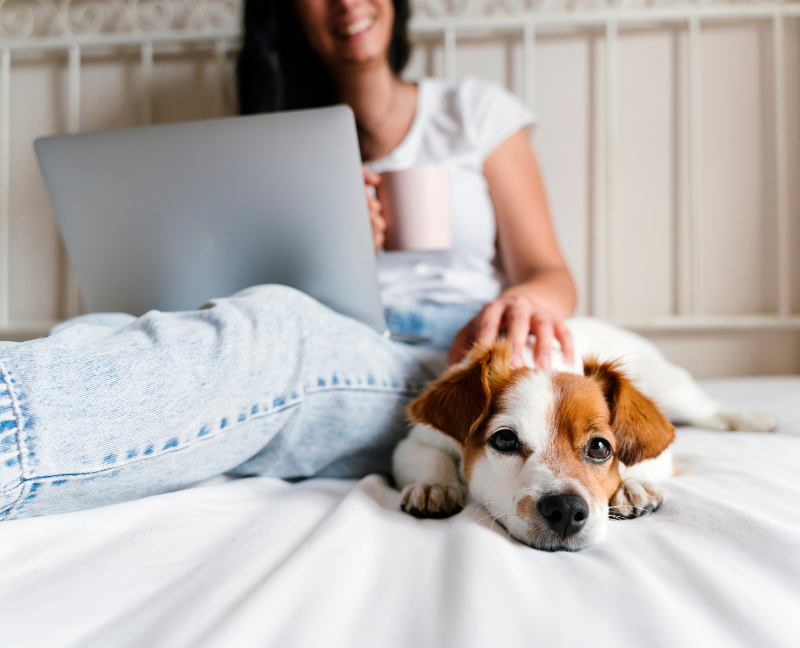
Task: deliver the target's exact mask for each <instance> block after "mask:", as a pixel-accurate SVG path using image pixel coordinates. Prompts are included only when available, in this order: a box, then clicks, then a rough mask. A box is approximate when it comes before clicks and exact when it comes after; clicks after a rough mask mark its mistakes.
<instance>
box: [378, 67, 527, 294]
mask: <svg viewBox="0 0 800 648" xmlns="http://www.w3.org/2000/svg"><path fill="white" fill-rule="evenodd" d="M534 121H535V119H534V116H533V114H532V113H531V112H530V111H529V110H528V108H526V107H525V105H524V104H523V103H522V102H521V101H520V100H519V99H517V98H516V97H515V96H514V95H513V94H511V93H510V92H509V91H508V90H506V89H505V88H502V87H500V86H497V85H494V84H491V83H486V82H484V81H479V80H477V79H464V80H463V81H459V82H455V83H450V82H446V81H440V80H437V79H422V80H421V81H420V82H419V93H418V97H417V114H416V116H415V117H414V123H413V124H412V125H411V129H410V130H409V131H408V134H407V135H406V137H405V139H404V140H403V141H402V142H401V143H400V144H399V145H398V146H397V148H396V149H394V151H392V152H391V153H390V154H389V155H387V156H386V157H384V158H381V159H380V160H375V161H373V162H370V163H368V164H367V167H368V168H369V169H371V170H372V171H374V172H376V173H382V172H384V171H395V170H399V169H408V168H411V167H416V166H423V165H439V166H445V167H447V168H449V169H450V179H451V183H452V186H451V209H452V219H453V220H452V223H453V225H452V226H453V247H452V249H450V250H447V251H443V252H380V253H379V255H378V279H379V282H380V287H381V299H382V300H383V304H384V306H387V307H392V306H400V305H402V304H407V303H408V302H415V301H422V302H436V303H445V304H483V303H485V302H488V301H492V300H493V299H495V298H496V297H497V296H498V295H499V294H500V291H501V289H502V287H503V283H504V279H503V277H502V274H501V272H500V270H499V268H498V264H497V263H496V256H497V251H496V245H495V239H496V233H497V227H496V222H495V215H494V208H493V207H492V201H491V199H490V198H489V188H488V185H487V183H486V178H485V177H484V175H483V163H484V161H485V160H486V158H487V157H488V156H489V154H490V153H491V152H492V151H493V150H494V149H495V148H496V147H497V146H498V145H499V144H500V143H502V142H503V141H504V140H506V139H507V138H508V137H510V136H511V135H513V134H514V133H516V132H517V131H518V130H520V129H521V128H529V127H531V126H532V125H533V124H534Z"/></svg>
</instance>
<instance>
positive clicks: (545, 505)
mask: <svg viewBox="0 0 800 648" xmlns="http://www.w3.org/2000/svg"><path fill="white" fill-rule="evenodd" d="M539 512H540V513H541V514H542V517H543V518H544V519H545V520H547V524H548V525H549V526H550V528H551V529H552V530H553V531H555V532H556V533H557V534H558V535H560V536H561V537H562V538H568V537H569V536H571V535H574V534H575V533H577V532H578V531H580V530H581V529H582V528H583V525H584V524H586V520H588V519H589V505H588V504H587V503H586V500H585V499H583V498H582V497H578V496H577V495H548V496H547V497H543V498H542V499H541V500H540V501H539Z"/></svg>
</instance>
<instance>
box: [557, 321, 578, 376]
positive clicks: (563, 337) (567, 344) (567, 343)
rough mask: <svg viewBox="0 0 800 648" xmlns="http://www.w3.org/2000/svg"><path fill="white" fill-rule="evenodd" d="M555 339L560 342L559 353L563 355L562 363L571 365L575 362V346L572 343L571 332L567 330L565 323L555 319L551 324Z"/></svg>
mask: <svg viewBox="0 0 800 648" xmlns="http://www.w3.org/2000/svg"><path fill="white" fill-rule="evenodd" d="M553 329H554V332H555V335H556V340H558V342H559V344H561V353H562V354H563V355H564V364H566V365H571V364H572V363H573V362H575V347H574V345H573V343H572V333H570V332H569V329H568V328H567V326H566V324H564V322H562V321H561V320H556V321H555V322H554V324H553Z"/></svg>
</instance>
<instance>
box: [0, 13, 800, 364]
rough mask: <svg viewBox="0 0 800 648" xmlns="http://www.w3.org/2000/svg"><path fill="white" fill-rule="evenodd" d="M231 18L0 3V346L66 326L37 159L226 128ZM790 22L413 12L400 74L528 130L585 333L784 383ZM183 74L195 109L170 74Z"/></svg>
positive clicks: (714, 16) (799, 67)
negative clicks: (115, 132) (174, 126)
mask: <svg viewBox="0 0 800 648" xmlns="http://www.w3.org/2000/svg"><path fill="white" fill-rule="evenodd" d="M240 11H241V7H240V2H239V0H0V339H24V338H30V337H35V336H37V335H41V334H42V333H43V332H45V331H46V330H47V329H48V328H49V327H50V326H51V325H52V324H53V323H54V322H55V321H57V320H59V319H62V318H64V317H69V316H72V315H74V314H76V313H78V312H79V311H80V298H79V295H78V291H77V288H76V286H75V282H74V279H73V278H72V275H71V272H70V270H69V264H68V261H67V259H66V255H65V254H64V251H63V248H62V246H61V244H60V242H59V240H58V234H57V231H56V229H55V226H54V224H53V220H52V215H51V214H50V212H49V205H47V201H46V197H44V189H43V186H42V185H41V181H40V180H39V178H38V172H37V170H36V168H35V164H33V163H32V154H31V153H30V150H29V149H30V143H31V141H32V139H34V138H35V137H37V136H40V135H46V134H51V133H53V132H77V131H79V130H81V129H96V128H109V127H117V126H125V125H136V124H149V123H153V122H160V121H174V120H178V119H188V118H203V117H213V116H217V115H224V114H233V113H234V112H235V101H234V91H233V61H234V59H235V53H236V49H237V47H238V42H239V25H240V20H241V19H240ZM799 18H800V2H796V1H791V2H790V1H783V2H781V1H777V2H775V1H773V0H764V1H757V0H753V1H750V2H741V1H735V0H733V1H730V2H727V1H718V0H687V1H682V0H667V1H662V0H653V1H649V0H648V1H644V0H642V1H640V0H609V1H608V2H603V1H602V0H541V1H532V2H531V1H529V0H461V1H458V0H423V1H418V2H416V3H415V7H414V13H413V18H412V22H411V31H412V35H413V39H414V41H415V46H416V47H415V52H414V55H413V57H412V61H411V64H410V66H409V70H408V73H407V74H408V76H409V77H415V76H419V75H422V74H427V75H433V76H444V77H447V78H457V77H459V76H461V75H463V74H473V75H479V76H483V77H487V78H490V79H492V80H495V81H498V82H500V83H503V84H505V85H507V86H508V87H510V88H511V89H512V90H513V91H515V92H517V93H518V94H519V95H520V96H521V97H522V98H523V99H524V100H525V101H526V102H527V103H528V104H529V105H530V106H531V107H532V108H533V109H534V110H535V111H536V112H537V114H538V115H539V117H540V122H539V124H540V125H539V127H538V130H537V133H536V136H535V146H536V148H537V151H538V153H539V157H540V160H541V163H542V168H543V172H544V175H545V179H546V182H547V185H548V189H549V193H550V197H551V206H552V211H553V217H554V220H555V222H556V227H557V230H558V233H559V236H560V239H561V241H562V245H563V246H564V248H565V251H566V254H567V257H568V260H569V262H570V265H571V267H572V269H573V272H574V274H575V277H576V281H577V283H578V285H579V289H580V293H581V303H580V307H579V310H580V312H581V313H583V314H591V315H594V316H598V317H604V318H609V319H611V320H613V321H616V322H618V323H620V324H621V325H623V326H626V327H628V328H631V329H633V330H637V331H639V332H643V333H645V334H647V335H648V336H650V337H652V338H653V339H655V340H656V342H657V343H658V344H660V345H661V346H662V348H664V349H665V351H667V353H668V355H670V356H671V357H673V358H674V359H676V360H677V361H679V362H682V363H683V364H685V365H688V366H689V367H690V368H691V369H692V370H693V371H695V373H697V374H699V375H720V374H730V373H786V372H797V371H799V370H800V314H798V306H797V305H798V302H800V263H798V260H797V258H796V257H797V255H794V256H793V254H792V252H793V250H795V249H798V245H799V244H800V218H798V216H799V215H800V194H799V192H798V185H800V183H797V182H791V179H792V178H797V177H799V174H800V154H798V151H800V119H798V115H800V85H798V83H797V81H796V79H797V78H800V20H798V19H799ZM187 61H188V63H187V65H189V66H190V67H191V66H194V67H193V68H192V71H190V72H189V73H188V74H189V75H190V76H192V79H193V80H192V81H191V82H187V83H188V85H189V86H191V88H192V89H193V92H195V93H196V97H194V95H192V96H193V98H192V99H191V100H189V99H187V98H186V97H188V96H189V94H190V93H183V94H182V95H181V93H179V92H178V90H176V89H175V87H174V86H173V85H171V84H170V81H169V79H170V78H171V77H170V74H172V73H168V72H165V71H164V70H167V69H169V66H170V65H172V66H173V67H175V66H178V63H177V62H183V63H186V62H187ZM111 68H114V69H115V70H116V69H117V68H119V69H120V70H122V72H121V73H120V74H117V73H116V72H114V74H115V75H116V76H114V78H115V79H117V77H120V78H119V79H117V80H115V81H114V82H113V83H112V82H105V83H103V82H101V81H98V79H100V78H101V77H102V74H101V73H100V72H98V70H100V69H105V70H108V69H111ZM103 74H105V73H103ZM108 74H109V75H110V74H111V73H110V72H109V73H108ZM174 74H177V73H174ZM37 75H38V76H37ZM107 76H108V75H107ZM184 76H186V75H184ZM103 78H105V77H103ZM108 78H111V76H108ZM175 78H177V77H175ZM181 78H183V77H181ZM184 81H185V79H184ZM187 87H188V86H187ZM170 97H171V99H170ZM181 101H183V103H184V104H186V105H187V106H188V107H186V109H185V110H183V112H181V111H180V110H178V109H177V108H174V106H177V105H179V104H181ZM37 102H41V105H39V103H37ZM34 105H36V107H35V108H34V107H33V106H34ZM37 110H38V111H40V112H47V113H48V116H47V117H46V118H42V119H38V118H34V117H32V116H31V115H32V114H33V113H35V112H36V111H37ZM45 267H47V268H48V269H47V270H46V271H45V270H43V268H45ZM37 291H39V292H37ZM734 356H735V357H734Z"/></svg>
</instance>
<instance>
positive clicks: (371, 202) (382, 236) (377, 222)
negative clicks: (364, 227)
mask: <svg viewBox="0 0 800 648" xmlns="http://www.w3.org/2000/svg"><path fill="white" fill-rule="evenodd" d="M364 191H365V193H366V194H367V207H368V208H369V221H370V224H371V225H372V242H373V243H374V245H375V251H376V252H377V251H378V250H380V249H381V248H382V247H383V244H384V243H385V242H386V219H385V218H384V217H383V209H382V208H381V203H380V201H378V200H377V199H375V198H373V197H372V196H371V195H370V193H369V191H368V190H366V189H365V190H364Z"/></svg>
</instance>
